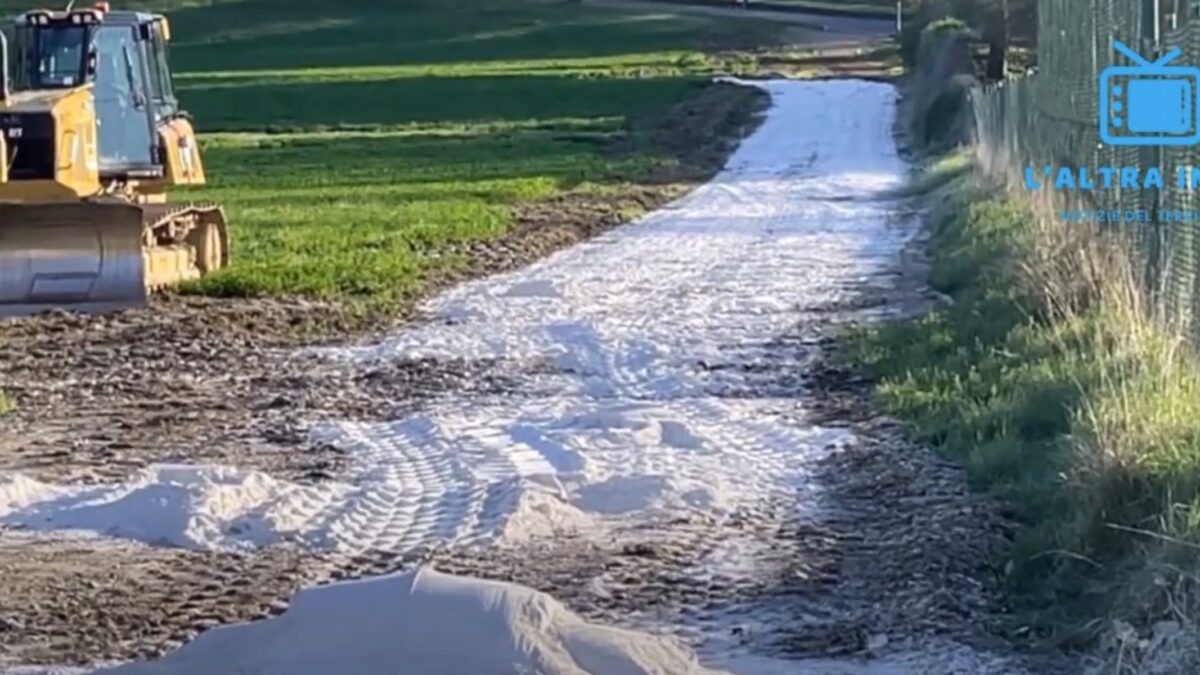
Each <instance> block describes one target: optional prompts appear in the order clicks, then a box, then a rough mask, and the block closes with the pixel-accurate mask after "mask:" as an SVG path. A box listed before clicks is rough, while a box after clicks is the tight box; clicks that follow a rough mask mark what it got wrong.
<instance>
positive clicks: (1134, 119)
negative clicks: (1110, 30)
mask: <svg viewBox="0 0 1200 675" xmlns="http://www.w3.org/2000/svg"><path fill="white" fill-rule="evenodd" d="M1113 47H1114V48H1115V49H1116V50H1117V51H1118V52H1121V53H1122V54H1124V55H1125V56H1127V57H1129V59H1130V60H1132V61H1133V62H1134V63H1135V64H1137V65H1134V66H1109V67H1108V68H1105V69H1104V70H1103V71H1102V72H1101V73H1100V138H1101V139H1102V140H1103V141H1104V142H1105V143H1109V144H1111V145H1195V144H1196V143H1200V68H1195V67H1192V66H1168V65H1167V64H1168V63H1170V62H1171V61H1172V60H1174V59H1175V58H1176V57H1178V56H1179V50H1178V49H1172V50H1171V51H1169V52H1167V53H1166V54H1164V55H1163V57H1162V58H1160V59H1159V60H1157V61H1155V62H1154V63H1151V62H1149V61H1147V60H1146V59H1144V58H1142V57H1141V56H1140V55H1139V54H1137V52H1134V51H1133V50H1132V49H1130V48H1129V47H1126V46H1125V45H1124V44H1122V43H1120V42H1118V41H1116V40H1114V41H1113Z"/></svg>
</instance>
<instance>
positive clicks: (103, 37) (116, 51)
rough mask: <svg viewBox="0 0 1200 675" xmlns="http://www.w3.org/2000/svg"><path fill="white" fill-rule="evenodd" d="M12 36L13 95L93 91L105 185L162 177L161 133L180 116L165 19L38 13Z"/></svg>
mask: <svg viewBox="0 0 1200 675" xmlns="http://www.w3.org/2000/svg"><path fill="white" fill-rule="evenodd" d="M12 35H13V48H12V57H11V58H12V64H11V71H12V72H11V82H12V89H13V91H14V92H16V93H20V92H22V91H53V90H70V89H76V88H79V87H84V86H88V85H90V86H91V88H92V93H93V99H94V103H95V115H96V134H97V154H98V161H99V173H100V178H101V179H102V180H112V179H118V180H127V179H130V178H137V179H156V178H161V177H162V175H163V170H164V168H163V166H162V162H161V161H160V157H161V156H162V155H161V151H160V148H159V147H158V144H159V141H160V139H159V137H158V134H157V131H156V129H157V127H158V124H159V123H160V122H162V121H163V120H167V119H170V118H171V117H173V116H175V115H177V114H178V112H179V111H178V103H177V101H176V99H175V95H174V92H173V90H172V87H171V77H170V71H169V70H168V67H167V59H166V41H167V38H168V28H167V24H166V20H165V19H164V18H163V17H161V16H158V15H153V14H145V13H141V12H107V11H103V10H101V9H92V10H81V11H73V12H59V13H51V12H45V11H36V12H29V13H26V14H25V15H23V16H22V17H20V18H18V20H17V21H16V23H15V25H14V26H13V31H12Z"/></svg>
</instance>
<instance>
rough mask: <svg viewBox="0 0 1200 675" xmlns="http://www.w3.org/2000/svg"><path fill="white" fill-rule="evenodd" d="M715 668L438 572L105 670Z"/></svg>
mask: <svg viewBox="0 0 1200 675" xmlns="http://www.w3.org/2000/svg"><path fill="white" fill-rule="evenodd" d="M400 672H403V673H413V674H414V675H415V674H418V673H420V674H422V675H424V674H429V675H433V674H434V673H446V674H447V675H705V674H709V675H716V673H717V671H712V670H708V669H705V668H702V667H700V665H699V664H698V662H697V659H696V657H695V655H694V654H692V653H691V652H690V651H688V650H687V649H685V648H684V647H682V646H680V645H679V644H677V643H675V642H673V641H671V640H668V639H664V638H657V637H651V636H648V635H643V634H639V633H633V632H629V631H624V630H619V629H615V628H608V627H604V626H597V625H593V624H589V623H586V622H584V621H583V620H582V619H580V618H579V617H577V616H575V615H574V614H572V613H571V612H570V611H568V610H567V609H566V608H565V607H563V606H562V605H561V604H560V603H559V602H558V601H556V600H554V599H553V598H551V597H550V596H548V595H546V594H544V593H538V592H536V591H533V590H530V589H527V588H523V587H520V586H515V585H511V584H503V583H498V582H491V581H478V580H474V579H465V578H461V577H454V576H449V575H444V574H440V573H437V572H434V571H431V570H422V571H419V572H414V573H409V574H402V575H393V576H388V577H380V578H377V579H371V580H367V581H356V582H347V583H340V584H333V585H329V586H324V587H320V588H314V589H311V590H306V591H302V592H301V593H299V594H298V595H297V596H296V598H295V599H294V600H293V601H292V604H291V607H290V608H289V609H288V611H287V612H286V613H284V614H283V615H281V616H279V617H277V618H274V619H270V620H266V621H262V622H258V623H252V624H244V625H240V626H231V627H227V628H218V629H216V630H213V631H209V632H207V633H205V634H203V635H201V636H200V637H199V638H197V639H196V640H195V641H194V642H192V643H190V644H188V645H186V646H185V647H183V648H181V649H180V650H179V651H177V652H175V653H174V654H172V655H170V656H168V657H166V658H164V659H162V660H160V661H157V662H154V663H138V664H130V665H125V666H121V667H117V668H113V669H108V670H101V671H98V673H97V675H100V674H101V673H103V674H105V675H213V674H214V673H246V674H247V675H250V674H253V675H330V674H331V673H354V675H391V674H393V673H400Z"/></svg>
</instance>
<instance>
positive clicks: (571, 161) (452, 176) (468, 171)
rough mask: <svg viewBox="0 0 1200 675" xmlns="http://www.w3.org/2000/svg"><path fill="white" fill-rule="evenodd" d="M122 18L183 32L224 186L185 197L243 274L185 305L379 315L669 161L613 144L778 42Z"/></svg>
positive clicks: (208, 144) (543, 8) (192, 8)
mask: <svg viewBox="0 0 1200 675" xmlns="http://www.w3.org/2000/svg"><path fill="white" fill-rule="evenodd" d="M114 5H115V6H117V7H118V8H120V7H121V6H126V7H134V6H138V7H146V8H152V9H157V10H165V11H166V13H167V14H168V16H169V17H170V19H171V22H172V31H173V43H172V52H171V59H172V66H173V69H174V70H175V73H176V88H177V90H178V94H179V96H180V98H181V100H182V101H183V103H184V106H185V107H186V108H187V109H188V110H189V111H190V112H192V113H193V114H194V115H195V117H196V120H197V125H198V127H199V129H200V131H201V133H202V135H203V138H202V144H203V149H204V151H205V161H206V169H207V171H208V174H209V181H210V185H209V186H208V187H206V188H204V189H202V190H197V191H188V192H181V193H177V194H176V195H175V196H176V198H183V199H188V198H194V199H211V200H218V201H220V202H222V203H224V204H225V205H226V208H227V212H228V215H229V217H230V220H231V224H232V237H233V254H234V263H233V265H232V267H230V268H229V269H228V270H226V271H223V272H221V273H218V274H216V275H214V276H212V277H210V278H208V279H206V280H204V281H203V282H201V283H199V284H198V285H196V286H195V287H193V288H191V289H190V290H193V291H198V292H203V293H208V294H216V295H238V296H241V295H261V294H277V293H303V294H310V295H315V296H323V297H338V298H349V299H362V300H367V301H369V302H371V303H383V304H390V303H393V302H396V301H399V300H402V299H404V298H406V297H408V296H409V294H410V292H411V291H412V290H413V289H414V288H415V287H416V286H417V285H418V284H419V283H420V280H421V278H422V275H423V274H424V273H426V272H428V271H430V270H431V268H435V267H439V266H445V265H451V264H454V260H452V259H447V258H446V257H444V256H443V257H438V256H429V255H424V254H422V253H421V251H427V250H429V249H430V248H431V247H436V246H437V245H439V244H444V243H448V242H453V241H458V240H463V239H474V238H481V237H491V236H495V235H497V234H499V233H502V232H504V231H506V230H507V229H508V228H509V227H510V226H511V225H512V209H513V206H514V204H517V203H520V202H523V201H528V200H536V199H542V198H548V197H551V196H554V195H556V194H560V193H562V192H564V191H567V190H572V189H587V188H588V186H593V185H603V184H604V183H606V182H610V181H614V180H618V179H620V178H628V177H630V176H637V175H638V174H639V173H640V172H643V171H645V170H646V169H648V168H649V167H651V166H653V165H655V164H657V163H661V162H663V161H666V158H665V157H663V156H659V155H657V154H656V153H654V152H653V151H652V149H651V148H650V147H649V146H647V145H639V144H638V143H625V144H623V147H632V148H634V151H632V152H625V153H620V154H617V153H613V152H612V151H611V150H610V148H609V145H610V143H609V141H611V140H612V139H614V138H616V137H618V136H621V135H624V134H630V133H632V134H634V135H635V136H636V135H637V134H638V133H640V131H641V130H645V129H647V128H649V127H650V126H652V125H653V124H654V122H655V121H656V120H657V119H660V118H661V117H662V115H663V114H664V113H665V112H666V111H667V110H668V109H669V108H670V107H671V106H673V105H674V104H676V103H677V102H679V101H681V100H682V99H684V98H685V97H687V96H688V95H689V94H690V93H691V92H693V91H695V90H696V89H697V88H698V86H699V85H700V83H702V82H703V81H705V80H706V79H707V78H708V76H709V75H710V74H711V73H712V72H714V70H715V69H717V67H718V64H717V63H715V62H714V61H712V60H711V59H710V58H709V57H707V56H706V55H705V51H704V50H705V48H707V47H712V46H730V45H738V44H758V43H761V42H763V41H765V40H766V39H767V38H768V37H769V36H770V35H772V33H773V30H774V29H773V28H772V27H771V26H769V25H767V24H761V23H757V22H753V21H744V20H743V21H720V20H714V19H711V18H707V17H697V16H690V15H676V14H673V13H669V12H662V11H654V12H645V13H637V12H630V11H628V10H621V11H617V10H606V9H597V8H593V7H590V6H585V5H583V4H582V3H580V2H577V1H572V0H557V1H556V0H493V1H490V2H487V3H471V4H470V5H469V6H468V5H466V4H460V3H446V2H434V1H432V0H395V1H392V2H376V1H372V2H367V1H365V0H339V1H338V2H328V1H322V2H317V1H314V0H286V1H285V0H212V1H211V2H207V3H201V2H195V1H187V0H175V1H170V0H165V1H163V2H141V3H132V4H129V5H126V4H125V3H121V2H120V1H119V0H118V1H117V2H114ZM0 9H3V10H8V11H10V12H14V11H20V10H23V9H26V6H25V5H24V4H23V3H18V2H13V1H12V0H3V2H0ZM728 65H729V64H721V66H722V67H726V66H728ZM734 66H735V67H736V64H734Z"/></svg>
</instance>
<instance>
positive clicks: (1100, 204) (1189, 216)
mask: <svg viewBox="0 0 1200 675" xmlns="http://www.w3.org/2000/svg"><path fill="white" fill-rule="evenodd" d="M1156 3H1157V4H1156ZM1037 35H1038V44H1037V56H1038V66H1037V69H1036V72H1034V73H1033V74H1030V75H1026V76H1023V77H1020V78H1015V79H1010V80H1008V81H1007V82H1004V83H1002V84H999V85H994V86H990V87H988V88H986V89H985V90H982V91H977V92H976V93H975V95H974V109H975V115H976V129H977V138H978V141H979V151H980V158H981V160H982V162H983V164H984V167H985V169H986V170H988V171H989V172H990V173H992V174H993V175H997V176H1002V177H1005V178H1007V179H1008V180H1010V181H1021V180H1022V172H1023V170H1024V168H1025V167H1032V168H1033V169H1034V170H1035V172H1038V174H1037V175H1038V177H1039V178H1042V177H1043V176H1042V174H1041V173H1040V171H1041V170H1042V167H1044V166H1045V165H1051V166H1052V167H1055V168H1057V167H1071V168H1079V167H1089V168H1090V169H1091V170H1092V171H1093V176H1095V171H1097V170H1098V168H1099V167H1140V168H1142V169H1143V170H1144V169H1147V168H1149V167H1159V168H1161V170H1162V171H1163V179H1164V182H1165V186H1164V189H1163V190H1157V189H1137V190H1133V189H1121V188H1119V187H1117V188H1114V189H1111V190H1109V189H1104V190H1100V189H1097V190H1092V191H1076V192H1073V193H1070V195H1071V197H1072V199H1073V200H1076V201H1077V203H1075V204H1068V203H1066V202H1067V200H1066V199H1062V203H1058V204H1056V206H1058V207H1061V208H1070V207H1085V208H1089V209H1106V210H1113V209H1115V210H1119V211H1120V213H1121V214H1123V215H1122V216H1121V218H1119V219H1118V220H1117V222H1113V223H1110V224H1108V225H1107V227H1111V228H1119V229H1120V231H1121V233H1122V234H1124V235H1127V236H1126V239H1127V241H1129V243H1130V246H1131V247H1132V248H1133V249H1134V253H1135V256H1134V257H1135V261H1136V262H1137V263H1138V264H1139V266H1140V267H1141V268H1142V269H1143V270H1144V278H1145V281H1146V284H1147V287H1148V290H1149V291H1150V292H1151V293H1152V294H1153V297H1154V299H1155V302H1156V304H1157V306H1159V307H1160V308H1161V311H1162V313H1163V316H1164V317H1165V318H1166V319H1168V320H1170V321H1172V322H1178V324H1179V325H1181V326H1182V327H1183V328H1185V329H1186V330H1188V331H1190V333H1191V335H1192V336H1193V338H1194V340H1195V341H1196V343H1197V344H1200V219H1196V218H1195V216H1196V215H1197V214H1200V190H1196V189H1190V181H1189V184H1188V185H1187V186H1185V189H1181V188H1180V186H1179V185H1178V184H1177V183H1176V178H1177V173H1176V171H1177V170H1178V169H1180V168H1183V169H1184V170H1185V171H1190V170H1191V168H1192V167H1200V145H1185V146H1154V145H1145V146H1130V145H1112V144H1106V143H1104V142H1102V141H1101V136H1100V124H1099V122H1100V120H1099V115H1100V75H1101V72H1102V71H1103V70H1104V69H1105V68H1107V67H1109V66H1113V65H1121V66H1131V65H1135V64H1133V63H1132V62H1130V61H1129V60H1128V59H1126V58H1125V57H1124V56H1121V55H1120V54H1118V53H1117V52H1116V51H1114V41H1121V42H1122V43H1124V44H1126V45H1128V46H1129V47H1130V48H1132V49H1134V50H1136V51H1138V52H1139V53H1140V54H1142V55H1143V56H1144V57H1146V58H1147V59H1148V60H1150V61H1154V60H1156V59H1157V58H1158V57H1159V56H1161V55H1163V54H1166V53H1167V52H1168V51H1169V50H1171V49H1173V48H1179V49H1180V50H1181V52H1182V53H1181V55H1180V56H1179V57H1178V58H1177V59H1176V60H1175V61H1173V62H1172V63H1171V65H1187V66H1197V67H1200V2H1196V1H1194V0H1041V3H1040V5H1039V7H1038V31H1037ZM1182 81H1183V82H1185V84H1183V85H1180V86H1184V87H1191V89H1188V91H1190V92H1191V93H1190V96H1191V102H1192V103H1191V106H1190V108H1189V109H1188V110H1186V111H1183V112H1185V113H1187V114H1189V115H1190V123H1191V124H1192V125H1196V124H1197V123H1198V122H1197V120H1200V111H1197V110H1195V109H1194V108H1195V107H1196V106H1195V101H1196V89H1195V87H1196V86H1198V85H1200V82H1197V81H1195V80H1187V78H1183V80H1182ZM1193 128H1194V127H1193ZM1097 180H1098V177H1097ZM1049 189H1050V188H1049V187H1047V188H1044V189H1043V190H1049ZM1056 194H1058V195H1059V196H1060V197H1061V196H1062V193H1056ZM1135 211H1140V212H1142V213H1143V214H1147V215H1148V216H1149V218H1148V222H1147V221H1145V220H1142V219H1140V218H1137V217H1134V218H1129V217H1128V216H1129V215H1130V213H1131V212H1135Z"/></svg>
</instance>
